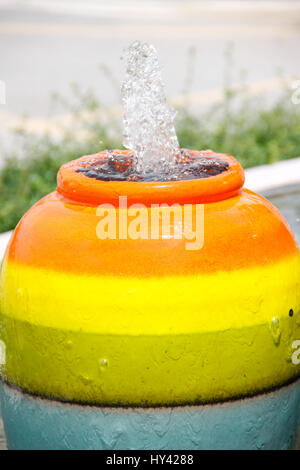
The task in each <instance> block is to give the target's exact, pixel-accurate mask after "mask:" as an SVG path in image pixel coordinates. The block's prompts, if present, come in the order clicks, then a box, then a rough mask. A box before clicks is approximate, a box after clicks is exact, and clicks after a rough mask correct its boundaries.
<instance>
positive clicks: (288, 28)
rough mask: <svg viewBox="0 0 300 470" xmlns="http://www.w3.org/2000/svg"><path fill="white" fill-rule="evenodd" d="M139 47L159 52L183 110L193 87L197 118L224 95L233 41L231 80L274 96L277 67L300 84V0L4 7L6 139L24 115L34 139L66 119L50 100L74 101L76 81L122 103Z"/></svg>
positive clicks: (0, 8)
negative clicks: (192, 51)
mask: <svg viewBox="0 0 300 470" xmlns="http://www.w3.org/2000/svg"><path fill="white" fill-rule="evenodd" d="M220 5H221V6H220ZM136 39H140V40H147V41H150V42H152V43H153V44H154V45H155V46H156V47H157V49H158V51H159V55H160V59H161V63H162V64H163V72H164V79H165V82H166V89H167V94H168V95H169V96H171V97H173V98H175V101H176V98H177V101H179V102H180V99H181V98H182V92H183V90H184V89H186V88H188V89H189V91H190V93H191V101H192V103H193V104H194V106H195V108H197V109H198V110H201V109H202V107H203V106H205V104H206V103H207V102H211V101H214V100H215V99H216V98H218V96H220V94H219V93H220V89H221V87H222V83H223V75H224V74H223V70H224V50H225V48H226V44H228V42H232V43H234V45H235V52H234V56H235V64H236V66H235V67H234V68H233V70H232V72H231V74H232V79H233V81H234V82H238V81H239V77H240V70H241V69H245V70H247V71H248V81H249V82H250V83H251V84H252V88H253V90H254V92H259V91H260V90H261V89H271V90H275V89H276V88H278V87H279V81H278V80H277V79H276V74H277V70H278V68H281V69H282V70H284V72H285V74H286V75H287V76H288V77H291V76H298V77H299V76H300V70H299V39H300V2H297V1H294V2H293V1H292V2H291V1H281V2H279V3H278V2H273V1H269V2H268V1H252V2H248V1H236V2H227V1H225V0H224V1H221V2H220V1H219V2H214V1H209V2H205V1H191V0H186V1H185V2H182V1H176V0H175V1H174V0H173V1H168V0H160V1H152V0H139V1H137V0H122V1H121V0H110V2H107V1H106V0H97V1H96V0H87V1H83V0H61V1H52V0H51V1H50V0H35V1H34V0H27V1H26V2H25V1H12V0H10V1H5V0H0V57H1V65H0V80H2V81H5V83H6V105H5V106H4V105H0V123H1V126H0V131H2V136H4V134H5V132H6V130H7V127H9V126H12V125H15V124H16V122H17V121H18V118H19V117H20V116H21V115H22V114H23V113H24V112H27V113H28V114H29V115H30V116H32V118H33V119H32V121H31V125H32V128H33V130H34V131H36V132H38V131H39V129H41V128H43V125H44V123H45V122H46V123H47V122H48V118H49V117H50V116H53V115H55V114H57V113H59V112H61V111H59V110H57V109H53V108H52V107H51V104H50V102H51V100H50V94H51V91H53V90H56V91H59V92H60V93H62V94H63V95H68V94H69V84H70V83H71V82H74V81H76V82H78V83H79V84H80V86H81V87H83V88H87V87H88V86H92V87H93V89H95V90H96V91H97V93H98V96H99V97H100V99H101V101H102V102H103V104H105V105H108V106H111V105H114V104H116V103H118V102H119V87H120V82H121V80H122V77H123V65H122V63H121V61H120V56H121V54H122V50H123V48H124V47H126V46H127V45H128V44H129V43H130V42H132V41H133V40H136ZM191 47H195V48H196V56H195V58H194V61H193V63H192V64H191V63H190V64H189V65H188V64H187V61H188V59H187V55H188V50H189V48H191ZM101 64H102V65H103V64H104V65H105V67H106V70H107V69H109V70H110V71H111V72H112V75H109V74H108V73H107V72H103V71H102V72H101V71H100V68H99V67H100V66H101Z"/></svg>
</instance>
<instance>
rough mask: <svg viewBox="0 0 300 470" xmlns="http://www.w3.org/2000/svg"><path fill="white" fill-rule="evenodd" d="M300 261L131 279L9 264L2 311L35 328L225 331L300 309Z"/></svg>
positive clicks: (3, 284) (3, 278)
mask: <svg viewBox="0 0 300 470" xmlns="http://www.w3.org/2000/svg"><path fill="white" fill-rule="evenodd" d="M299 280H300V256H299V254H297V255H295V256H293V257H289V258H285V259H284V260H283V261H280V262H278V263H274V264H270V265H267V266H264V267H260V266H258V267H255V268H249V269H243V270H236V271H230V272H218V273H216V274H207V275H204V274H201V275H199V276H197V275H194V276H182V277H181V276H168V277H161V278H130V277H122V276H120V277H116V276H85V275H83V274H82V275H78V274H73V273H62V272H59V271H57V272H55V271H50V270H43V269H41V268H36V267H30V266H25V265H21V264H18V263H15V262H12V261H6V266H4V269H2V275H1V291H0V292H1V298H0V302H1V303H0V309H1V312H2V314H4V315H6V316H8V317H11V318H15V319H18V320H21V321H25V322H29V323H30V324H33V325H38V326H45V327H51V328H56V329H62V330H67V331H74V332H76V331H81V332H86V333H96V334H112V335H144V334H147V335H169V334H174V335H176V334H189V333H203V332H219V331H222V330H224V329H230V328H235V329H243V328H247V327H253V326H255V325H261V324H270V323H271V322H272V319H273V318H274V317H276V318H278V319H281V318H286V316H288V313H289V310H290V309H293V310H294V311H297V310H299V306H300V290H299Z"/></svg>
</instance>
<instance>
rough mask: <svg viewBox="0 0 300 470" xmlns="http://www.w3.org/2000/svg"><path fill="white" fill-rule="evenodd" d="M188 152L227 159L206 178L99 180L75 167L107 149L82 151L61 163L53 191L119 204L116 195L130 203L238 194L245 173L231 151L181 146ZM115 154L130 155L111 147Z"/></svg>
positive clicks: (104, 154) (99, 156)
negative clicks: (219, 171)
mask: <svg viewBox="0 0 300 470" xmlns="http://www.w3.org/2000/svg"><path fill="white" fill-rule="evenodd" d="M183 151H187V152H189V153H190V154H191V156H195V157H197V156H199V157H205V158H208V159H215V158H217V159H219V160H222V161H224V162H226V163H228V165H229V166H228V168H227V170H225V171H223V172H222V173H220V174H218V175H214V176H209V177H207V178H198V179H189V180H176V181H102V180H97V179H95V178H90V177H88V176H86V175H84V174H83V173H79V172H78V171H77V170H78V169H79V168H82V167H83V166H84V165H86V166H88V165H90V164H91V163H94V162H95V161H97V160H99V159H105V158H108V157H109V155H111V151H108V150H104V151H102V152H99V153H96V154H93V155H86V156H83V157H81V158H78V159H77V160H72V161H70V162H68V163H66V164H65V165H63V166H62V167H61V168H60V170H59V172H58V176H57V191H58V193H59V194H60V195H61V196H63V198H64V199H67V200H69V201H75V202H77V203H79V204H88V205H99V204H103V203H107V204H113V205H119V197H120V196H125V197H127V202H128V203H130V204H135V203H143V204H144V205H151V204H174V203H179V204H198V203H199V204H203V203H209V202H217V201H221V200H224V199H229V198H231V197H234V196H236V195H238V194H239V193H240V192H241V190H242V187H243V184H244V181H245V176H244V171H243V168H242V166H241V165H240V163H239V162H238V161H237V160H236V159H235V158H234V157H232V156H231V155H227V154H221V153H215V152H213V151H212V150H205V151H197V150H188V149H183ZM113 152H114V153H116V154H118V155H124V156H126V155H130V154H132V152H131V151H130V150H114V151H113Z"/></svg>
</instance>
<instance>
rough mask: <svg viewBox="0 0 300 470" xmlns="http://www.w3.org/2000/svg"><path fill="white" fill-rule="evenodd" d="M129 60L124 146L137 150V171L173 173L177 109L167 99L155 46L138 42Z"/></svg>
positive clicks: (124, 87) (124, 90) (124, 96)
mask: <svg viewBox="0 0 300 470" xmlns="http://www.w3.org/2000/svg"><path fill="white" fill-rule="evenodd" d="M125 59H126V62H127V67H126V76H125V80H124V82H123V85H122V100H123V103H124V107H125V113H124V120H123V122H124V134H123V145H124V147H126V148H128V149H131V150H133V152H134V166H135V171H136V172H137V173H139V174H141V175H142V176H146V174H147V173H149V172H153V171H154V172H161V173H163V174H165V175H166V174H171V173H172V172H173V171H174V170H175V166H176V161H177V156H178V155H179V153H180V150H179V144H178V140H177V136H176V132H175V128H174V118H175V115H176V111H174V110H173V109H172V108H170V107H169V106H168V104H167V101H166V98H165V92H164V85H163V81H162V76H161V69H160V65H159V61H158V56H157V52H156V50H155V48H154V47H153V46H151V45H148V44H142V43H140V42H134V43H133V44H132V45H131V46H130V47H129V48H128V50H127V52H126V55H125Z"/></svg>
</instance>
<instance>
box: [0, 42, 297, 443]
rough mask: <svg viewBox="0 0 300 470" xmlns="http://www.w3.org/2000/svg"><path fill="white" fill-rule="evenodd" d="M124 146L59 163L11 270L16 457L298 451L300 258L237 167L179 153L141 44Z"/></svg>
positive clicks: (8, 346)
mask: <svg viewBox="0 0 300 470" xmlns="http://www.w3.org/2000/svg"><path fill="white" fill-rule="evenodd" d="M127 64H128V66H127V72H126V78H125V82H124V85H123V101H124V105H125V115H124V146H125V147H126V148H127V149H126V150H116V149H114V150H107V151H103V152H100V153H98V154H95V155H90V156H84V157H82V158H80V159H78V160H75V161H72V162H69V163H67V164H66V165H64V166H63V167H62V168H61V169H60V171H59V173H58V183H57V190H56V191H54V192H53V193H51V194H49V195H48V196H46V197H45V198H43V199H42V200H41V201H39V202H38V203H37V204H36V205H35V206H33V207H32V208H31V209H30V211H29V212H28V213H27V214H26V215H25V216H24V217H23V218H22V220H21V221H20V223H19V225H18V226H17V228H16V230H15V232H14V235H13V237H12V239H11V241H10V244H9V246H8V249H7V252H6V256H5V259H4V262H3V265H2V269H1V288H0V344H1V364H0V367H1V377H2V381H1V385H0V399H1V410H2V417H3V421H4V426H5V432H6V436H7V442H8V446H9V448H10V449H114V450H116V449H166V450H169V449H182V450H187V449H189V450H192V449H258V448H262V449H294V448H297V446H299V443H300V412H299V410H300V382H299V376H300V366H299V363H298V362H297V361H295V353H296V352H297V350H296V349H295V348H296V346H295V345H296V344H297V341H298V340H299V339H300V293H299V280H300V256H299V250H298V247H297V244H296V242H295V240H294V238H293V235H292V233H291V231H290V229H289V227H288V225H287V223H286V222H285V220H284V218H283V217H282V216H281V214H280V213H279V211H278V210H277V209H276V208H275V207H274V206H272V204H271V203H269V202H268V201H267V200H266V199H264V198H262V197H261V196H259V195H257V194H255V193H253V192H251V191H249V190H247V189H244V188H243V183H244V173H243V170H242V168H241V166H240V164H239V163H238V162H237V161H236V160H235V159H234V158H233V157H232V156H230V155H223V154H218V153H215V152H213V151H210V150H206V151H195V150H189V149H180V148H179V145H178V142H177V137H176V133H175V130H174V125H173V120H174V112H173V111H172V110H171V109H170V108H169V107H168V105H167V103H166V100H165V97H164V93H163V85H162V80H161V76H160V70H159V66H158V60H157V55H156V52H155V49H154V48H153V47H152V46H148V45H143V44H140V43H134V44H133V45H132V46H131V47H130V48H129V51H128V54H127Z"/></svg>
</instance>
